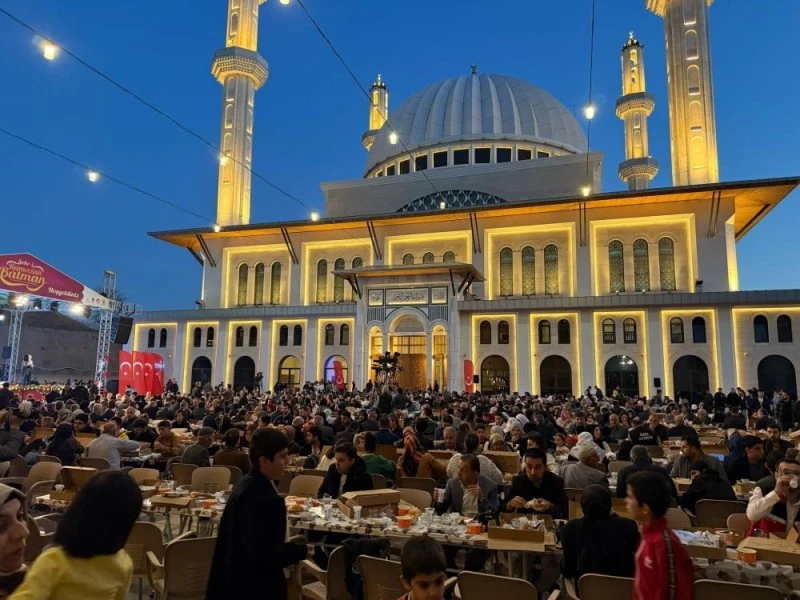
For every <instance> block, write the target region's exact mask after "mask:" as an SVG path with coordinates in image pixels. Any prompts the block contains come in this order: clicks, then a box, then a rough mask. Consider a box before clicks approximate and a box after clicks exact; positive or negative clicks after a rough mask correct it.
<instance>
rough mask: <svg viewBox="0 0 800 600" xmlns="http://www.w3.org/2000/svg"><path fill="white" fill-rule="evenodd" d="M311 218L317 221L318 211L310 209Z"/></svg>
mask: <svg viewBox="0 0 800 600" xmlns="http://www.w3.org/2000/svg"><path fill="white" fill-rule="evenodd" d="M311 220H312V221H314V222H315V223H316V222H317V221H319V213H318V212H317V211H315V210H312V211H311Z"/></svg>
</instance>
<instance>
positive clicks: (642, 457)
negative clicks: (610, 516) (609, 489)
mask: <svg viewBox="0 0 800 600" xmlns="http://www.w3.org/2000/svg"><path fill="white" fill-rule="evenodd" d="M631 462H632V463H633V464H630V465H628V466H626V467H622V469H620V471H619V473H617V498H625V497H626V496H627V495H628V487H627V486H628V478H629V477H630V476H631V475H633V474H634V473H639V472H641V471H653V472H655V473H658V474H659V475H661V476H662V477H664V479H666V480H667V487H668V488H669V490H670V495H671V496H672V499H673V500H674V501H675V502H677V501H678V490H677V488H676V487H675V482H674V481H672V479H671V478H670V476H669V474H668V473H667V470H666V469H665V468H664V467H661V466H659V465H654V464H653V459H652V458H650V453H649V452H648V451H647V448H645V447H644V446H634V447H633V448H631Z"/></svg>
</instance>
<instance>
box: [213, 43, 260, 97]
mask: <svg viewBox="0 0 800 600" xmlns="http://www.w3.org/2000/svg"><path fill="white" fill-rule="evenodd" d="M211 74H212V75H213V76H214V77H215V78H216V80H217V81H219V82H220V83H224V82H225V80H226V79H227V78H228V77H230V76H231V75H243V76H245V77H249V78H250V79H252V81H253V84H254V85H255V88H256V89H259V88H260V87H261V86H262V85H264V82H266V81H267V77H269V65H267V61H266V60H264V59H263V58H262V57H261V55H260V54H259V53H258V52H253V51H252V50H247V49H246V48H239V47H238V46H230V47H229V48H220V49H219V50H217V51H216V52H214V58H213V60H212V61H211Z"/></svg>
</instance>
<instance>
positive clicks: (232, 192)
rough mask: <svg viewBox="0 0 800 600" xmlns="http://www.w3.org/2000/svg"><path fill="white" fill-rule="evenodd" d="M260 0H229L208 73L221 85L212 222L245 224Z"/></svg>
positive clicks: (261, 71)
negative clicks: (222, 35)
mask: <svg viewBox="0 0 800 600" xmlns="http://www.w3.org/2000/svg"><path fill="white" fill-rule="evenodd" d="M264 2H265V0H228V32H227V36H226V39H225V48H220V49H219V50H217V51H216V52H214V59H213V61H212V62H211V74H212V75H214V77H215V78H216V79H217V81H219V82H220V83H221V84H222V86H223V92H222V128H221V129H222V131H221V134H220V149H221V150H222V153H221V155H220V157H219V185H218V189H217V225H246V224H248V223H249V222H250V180H251V173H250V168H251V165H252V160H253V107H254V103H255V92H256V90H258V89H259V88H260V87H261V86H262V85H264V82H265V81H266V80H267V77H268V76H269V67H268V66H267V62H266V61H265V60H264V59H263V58H261V56H259V54H258V52H257V49H258V9H259V5H261V4H263V3H264Z"/></svg>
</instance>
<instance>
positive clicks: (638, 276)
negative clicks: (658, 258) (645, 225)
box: [633, 238, 650, 292]
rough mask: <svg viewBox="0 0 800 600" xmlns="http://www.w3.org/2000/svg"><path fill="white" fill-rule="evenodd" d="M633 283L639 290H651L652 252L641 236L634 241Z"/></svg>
mask: <svg viewBox="0 0 800 600" xmlns="http://www.w3.org/2000/svg"><path fill="white" fill-rule="evenodd" d="M633 285H634V290H635V291H637V292H649V291H650V252H649V250H648V247H647V240H643V239H641V238H640V239H638V240H634V242H633Z"/></svg>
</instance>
